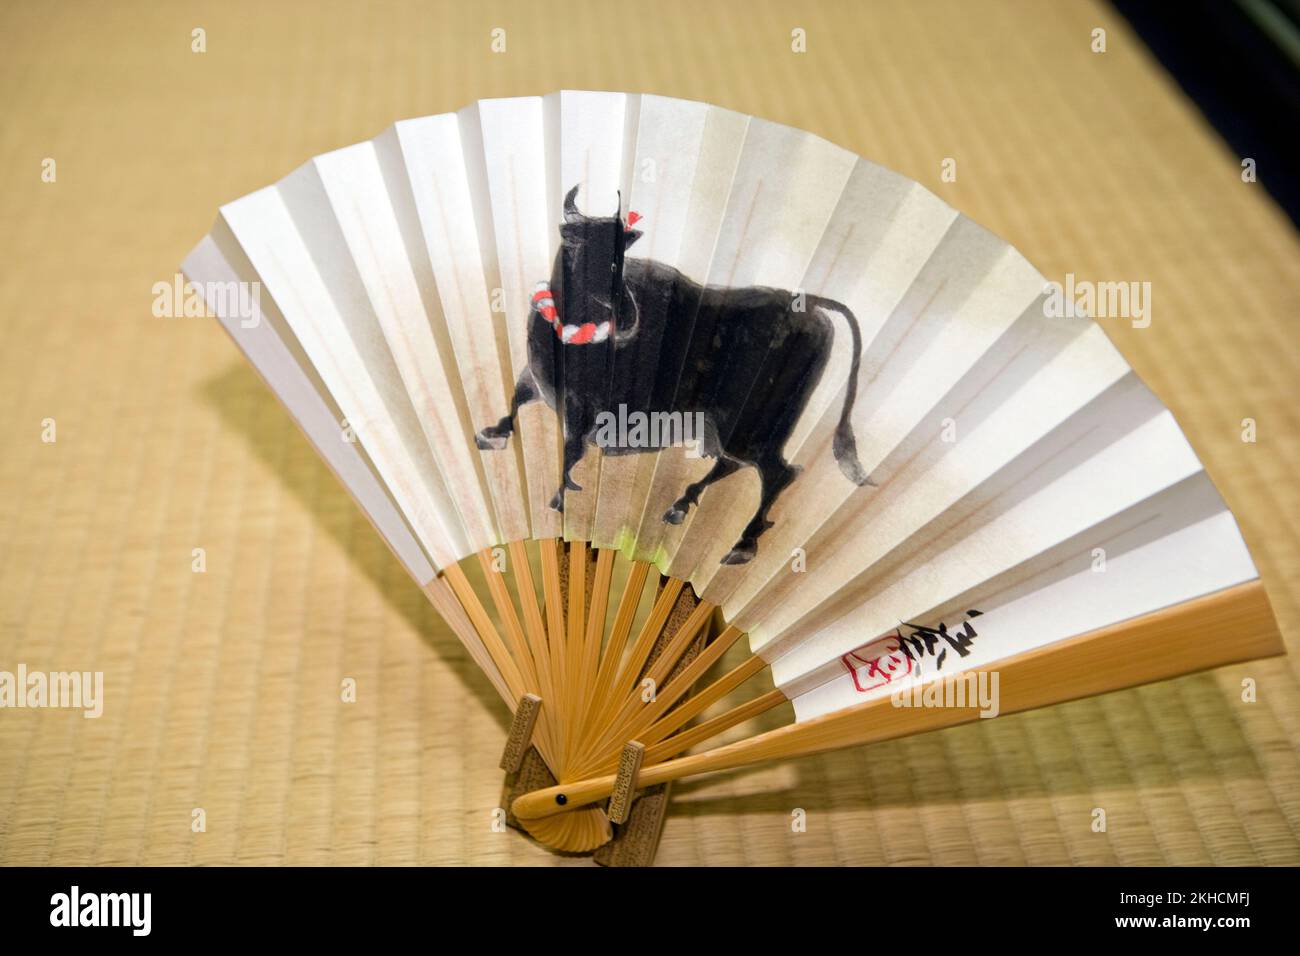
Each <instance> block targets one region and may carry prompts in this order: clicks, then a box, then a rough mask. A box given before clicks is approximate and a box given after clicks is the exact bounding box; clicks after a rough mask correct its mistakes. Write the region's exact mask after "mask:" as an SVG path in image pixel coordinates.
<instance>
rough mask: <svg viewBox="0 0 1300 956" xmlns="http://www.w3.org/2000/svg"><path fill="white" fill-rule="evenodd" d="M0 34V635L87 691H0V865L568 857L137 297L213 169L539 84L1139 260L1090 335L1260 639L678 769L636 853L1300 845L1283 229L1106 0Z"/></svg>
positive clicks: (198, 17) (397, 7) (240, 167)
mask: <svg viewBox="0 0 1300 956" xmlns="http://www.w3.org/2000/svg"><path fill="white" fill-rule="evenodd" d="M495 27H501V28H504V29H505V30H506V43H507V47H506V52H505V53H501V54H494V53H493V52H491V49H490V40H491V37H490V31H491V30H492V29H493V28H495ZM1096 27H1101V28H1104V29H1105V30H1106V31H1107V51H1106V52H1105V53H1100V54H1098V53H1093V52H1091V50H1090V44H1091V40H1092V36H1091V33H1092V30H1093V29H1094V28H1096ZM195 28H202V29H204V30H205V31H206V43H207V52H206V53H194V52H191V31H192V30H194V29H195ZM795 28H802V29H803V30H805V31H806V36H807V52H806V53H804V54H795V53H792V52H791V50H790V37H791V31H792V30H793V29H795ZM0 37H3V40H2V41H0V42H2V43H3V47H4V53H5V55H4V56H3V57H0V101H2V102H3V103H4V110H5V121H4V122H3V123H0V226H3V228H2V229H0V262H3V264H4V265H3V272H2V273H0V323H2V325H0V331H2V332H3V338H2V339H0V409H3V419H4V424H3V427H0V669H9V670H12V669H14V668H15V667H16V666H17V664H18V663H19V662H23V663H25V664H26V665H27V667H28V668H29V669H32V670H37V669H42V670H102V671H104V673H105V681H106V690H105V696H106V702H105V708H104V714H103V716H102V718H100V719H98V720H86V719H83V718H82V717H81V716H80V714H78V713H75V712H70V711H60V710H41V711H37V710H3V711H0V862H4V863H10V864H14V863H60V864H71V863H127V864H135V863H161V864H172V863H255V864H271V863H312V864H314V863H462V862H476V863H527V864H544V865H545V864H554V863H557V862H572V861H560V860H559V859H558V858H557V857H554V856H553V855H551V854H550V853H548V852H546V851H544V850H542V849H540V848H538V847H536V846H534V845H532V844H531V843H529V842H528V841H527V840H526V839H524V838H523V837H521V836H520V835H519V834H517V833H515V832H513V831H512V832H507V833H498V832H494V831H493V829H492V826H491V823H492V811H493V809H494V808H495V806H496V803H497V800H498V797H499V793H500V774H499V771H497V770H495V769H494V768H495V765H496V762H497V758H498V756H499V754H500V751H501V746H502V743H503V739H504V733H505V726H504V722H505V716H504V713H503V709H502V708H501V707H500V705H499V703H497V702H496V701H495V700H494V695H493V693H492V691H491V689H490V688H489V686H488V685H487V683H486V681H484V680H483V679H482V678H481V677H479V676H478V675H477V673H476V672H475V671H474V669H473V666H472V664H471V663H470V662H469V661H468V660H467V658H466V656H465V655H464V654H463V653H462V652H461V650H460V648H459V645H458V644H457V643H456V641H455V640H454V639H453V638H452V637H451V636H450V635H449V634H448V633H447V631H446V630H445V629H444V628H443V627H442V626H441V625H440V624H439V622H438V621H437V619H436V618H435V615H434V614H433V612H432V611H431V609H430V608H429V607H428V606H427V605H426V604H425V602H424V599H423V598H422V596H421V595H420V593H419V591H418V590H417V589H416V587H415V586H414V585H413V584H412V583H411V581H410V580H409V579H407V578H406V577H405V576H404V573H403V571H402V570H401V568H400V567H399V566H398V564H397V562H396V561H395V560H394V559H393V558H392V557H391V555H390V554H389V553H388V552H387V550H386V549H385V547H384V546H383V544H382V543H381V542H380V540H379V539H378V538H377V536H376V535H375V533H374V532H373V531H372V530H371V528H370V527H369V525H368V524H366V522H365V521H364V519H363V518H362V517H361V516H360V514H359V513H358V511H357V510H356V508H355V507H354V506H353V505H352V504H351V502H350V500H349V499H348V498H347V496H346V495H345V493H344V492H343V491H342V490H341V489H340V487H339V486H338V485H337V484H336V483H335V481H334V480H333V478H332V476H331V475H330V474H329V473H328V472H327V470H326V469H325V467H324V466H323V465H322V464H320V462H319V461H318V460H317V459H316V458H315V456H314V454H313V452H312V451H311V449H310V448H309V446H308V445H307V444H306V442H305V441H304V439H303V438H301V437H300V435H299V434H298V432H297V431H296V429H295V427H294V426H293V425H292V423H291V422H290V420H289V419H288V417H287V416H286V414H285V413H284V412H283V411H282V410H281V408H280V407H279V406H278V405H277V404H276V402H275V401H274V399H273V398H272V397H271V395H270V393H269V392H268V391H267V390H266V389H265V388H264V387H263V386H262V385H261V384H260V382H259V381H258V380H257V379H256V377H255V376H254V374H253V373H252V372H251V371H250V370H249V369H248V368H247V367H246V366H245V365H244V363H243V362H242V360H241V359H240V357H239V356H238V354H237V353H236V351H235V349H234V347H233V346H232V345H231V344H230V343H229V342H228V341H227V339H226V338H225V336H224V335H223V334H222V333H221V331H220V330H219V329H218V328H217V326H216V325H215V323H213V322H212V321H211V320H204V319H161V318H155V317H154V316H153V315H152V314H151V303H152V292H151V287H152V285H153V284H154V283H155V282H158V281H167V280H169V279H170V278H171V276H172V275H173V274H174V272H175V270H176V267H177V264H178V263H179V262H180V260H181V258H182V256H183V255H184V254H185V253H186V252H187V251H188V250H189V248H190V247H191V245H192V244H193V243H194V242H195V241H196V240H197V239H198V238H199V237H201V236H202V235H203V233H204V232H205V231H206V230H207V228H208V226H209V225H210V223H211V221H212V219H213V216H214V214H215V211H216V208H217V206H218V204H220V203H222V202H224V201H226V200H229V199H232V198H234V197H236V196H239V195H242V194H244V193H246V192H249V191H251V190H253V189H255V188H258V187H260V186H263V185H265V184H267V183H269V182H271V181H273V180H275V179H276V178H278V177H279V176H281V175H283V174H284V173H285V172H287V171H288V170H290V169H292V168H293V167H294V166H296V165H297V164H299V163H301V162H302V161H303V160H305V159H306V158H307V157H310V156H312V155H314V154H316V153H320V152H324V151H326V150H329V149H332V148H334V147H337V146H340V145H343V144H347V143H351V142H354V141H357V140H360V139H364V138H368V137H370V136H372V135H374V134H375V133H377V132H378V131H380V130H381V129H382V128H383V127H385V126H386V125H388V124H389V123H390V122H391V121H393V120H394V119H397V118H401V117H406V116H414V115H423V114H429V113H437V112H443V111H447V110H452V109H455V108H458V107H460V106H462V105H464V104H466V103H468V102H470V101H472V100H475V99H479V98H483V97H490V96H501V95H512V94H525V93H543V92H548V91H550V90H553V89H557V88H560V87H572V88H580V89H581V88H587V89H618V90H637V91H653V92H659V93H664V94H669V95H675V96H684V97H689V98H693V99H701V100H706V101H709V102H714V103H719V104H722V105H725V106H729V107H732V108H734V109H737V110H740V111H743V112H746V113H753V114H757V115H760V116H764V117H767V118H770V119H773V120H777V121H779V122H783V123H788V124H792V125H795V126H800V127H803V128H806V129H809V130H812V131H814V132H817V133H819V134H821V135H823V136H826V137H827V138H829V139H831V140H833V141H835V142H837V143H840V144H842V145H844V146H846V147H848V148H850V149H852V150H854V151H856V152H858V153H861V154H862V155H865V156H868V157H870V158H872V159H875V160H878V161H880V162H882V163H884V164H885V165H887V166H890V167H892V168H894V169H897V170H899V171H901V172H903V173H906V174H907V175H909V176H911V177H913V178H915V179H917V180H919V181H921V182H922V183H924V184H926V185H927V186H929V187H930V188H932V189H934V190H935V191H936V192H938V193H939V194H940V195H941V196H943V197H944V198H945V199H946V200H948V201H949V202H951V203H952V204H953V205H955V206H956V207H958V208H959V209H961V210H962V211H964V212H966V213H968V214H969V215H971V216H972V217H973V218H975V219H976V220H977V221H979V222H982V223H984V224H985V225H987V226H989V227H990V228H992V229H994V230H995V231H997V232H998V233H999V234H1001V235H1003V236H1004V237H1006V238H1007V239H1008V240H1010V241H1011V242H1012V243H1013V244H1014V245H1016V246H1017V247H1018V248H1020V249H1021V250H1023V251H1024V252H1025V253H1026V254H1027V255H1028V256H1029V258H1030V259H1031V260H1032V261H1034V262H1035V263H1036V264H1037V265H1038V267H1039V268H1040V269H1041V270H1042V271H1043V273H1044V274H1045V275H1047V276H1049V277H1052V278H1060V277H1062V276H1064V274H1065V273H1067V272H1073V273H1075V274H1076V275H1077V276H1080V277H1085V278H1092V279H1096V280H1106V279H1115V280H1126V281H1128V280H1136V281H1149V282H1151V284H1152V290H1153V293H1152V294H1153V321H1152V323H1151V326H1150V327H1149V328H1147V329H1140V330H1139V329H1133V328H1130V327H1129V326H1128V325H1127V324H1125V323H1122V322H1117V321H1111V322H1109V323H1107V326H1106V327H1107V330H1108V331H1109V332H1110V333H1111V334H1112V336H1113V337H1114V339H1115V340H1116V342H1117V343H1118V345H1119V346H1120V348H1121V349H1122V350H1123V351H1124V353H1125V354H1126V355H1127V356H1128V357H1129V358H1130V360H1131V361H1132V362H1133V364H1134V365H1135V366H1136V367H1137V369H1138V370H1139V371H1140V372H1141V374H1142V375H1143V376H1144V377H1145V378H1146V380H1147V381H1148V382H1149V383H1150V384H1151V385H1152V387H1153V388H1154V389H1155V391H1156V392H1157V393H1158V394H1159V395H1160V396H1161V397H1162V398H1163V399H1164V400H1165V401H1166V402H1167V403H1168V404H1169V405H1170V406H1171V407H1172V408H1173V409H1174V411H1175V412H1176V413H1177V415H1178V418H1179V420H1180V421H1181V422H1182V424H1183V426H1184V427H1185V429H1186V430H1187V432H1188V434H1189V436H1190V438H1191V440H1192V442H1193V444H1194V445H1195V446H1196V448H1197V450H1198V451H1199V452H1200V454H1201V455H1202V457H1203V458H1204V460H1205V461H1206V463H1207V466H1208V467H1209V470H1210V472H1211V474H1212V475H1213V476H1214V477H1215V478H1216V480H1217V481H1218V483H1219V486H1220V488H1221V489H1222V491H1223V494H1224V496H1225V497H1226V498H1227V499H1228V501H1229V503H1230V504H1231V505H1232V506H1233V508H1234V510H1235V511H1236V513H1237V515H1238V516H1239V519H1240V522H1241V525H1242V528H1243V530H1244V532H1245V535H1246V538H1247V540H1248V542H1249V543H1250V545H1251V547H1252V550H1253V553H1254V555H1255V558H1256V560H1257V562H1258V564H1259V566H1260V569H1261V572H1262V574H1263V577H1264V581H1265V584H1266V585H1267V587H1268V590H1269V593H1270V595H1271V597H1272V600H1273V604H1274V608H1275V610H1276V613H1277V616H1278V618H1279V621H1280V622H1281V625H1282V628H1283V631H1284V632H1285V634H1286V637H1287V640H1288V644H1289V647H1290V649H1291V654H1290V656H1289V657H1287V658H1283V659H1278V660H1272V661H1266V662H1262V663H1253V664H1249V665H1244V666H1237V667H1230V668H1226V669H1223V670H1220V671H1217V672H1214V673H1211V674H1204V675H1198V676H1193V677H1189V678H1185V679H1182V680H1177V681H1172V682H1168V683H1165V684H1161V685H1158V686H1155V687H1150V688H1146V689H1143V690H1139V691H1134V692H1126V693H1120V694H1114V695H1110V696H1107V697H1103V698H1100V699H1094V700H1087V701H1082V702H1078V703H1074V704H1069V705H1066V706H1062V707H1056V708H1052V709H1050V710H1046V711H1041V712H1037V713H1032V714H1027V715H1022V716H1017V717H1010V718H1005V719H1000V720H996V721H981V722H979V723H978V725H976V726H968V727H963V728H958V729H954V730H950V731H947V732H943V733H938V734H931V735H928V736H924V737H920V738H915V739H910V740H905V741H900V742H894V743H889V744H884V745H881V746H876V747H872V748H870V749H859V750H853V751H848V752H842V753H838V754H834V755H831V756H826V757H821V758H815V759H806V760H802V761H798V762H795V763H790V764H785V765H777V766H772V767H768V768H763V769H759V770H753V771H749V772H744V773H737V774H732V775H728V776H722V777H717V778H713V779H709V780H704V781H693V782H688V783H686V784H684V785H681V786H679V787H678V789H677V791H676V796H675V800H674V803H673V806H672V809H671V811H670V817H669V820H668V823H667V827H666V830H665V833H664V837H663V843H662V846H661V850H660V855H659V860H660V862H661V863H665V864H695V863H710V864H724V863H733V864H736V863H755V864H758V863H776V864H782V863H801V864H808V863H833V862H838V863H903V864H906V863H940V864H949V863H954V864H955V863H977V862H978V863H1006V864H1018V863H1029V864H1071V863H1074V864H1100V863H1125V864H1151V863H1173V864H1188V863H1242V864H1248V863H1298V862H1300V838H1298V834H1300V761H1298V760H1297V747H1296V745H1297V741H1300V693H1298V687H1297V675H1298V674H1300V663H1297V662H1300V639H1298V635H1300V603H1298V598H1300V531H1298V530H1297V524H1296V520H1295V519H1296V516H1297V515H1298V514H1300V487H1298V486H1297V480H1296V475H1297V473H1298V472H1300V439H1298V438H1297V433H1298V430H1300V402H1297V399H1296V387H1297V385H1296V383H1297V382H1298V381H1300V344H1298V343H1300V337H1298V332H1300V329H1298V323H1300V254H1298V253H1300V246H1298V244H1297V237H1296V234H1295V233H1294V231H1293V230H1292V229H1291V227H1290V225H1289V224H1288V222H1287V221H1286V220H1285V219H1284V217H1283V216H1282V214H1281V213H1280V212H1279V211H1278V210H1277V209H1276V208H1275V207H1274V206H1273V205H1272V204H1271V203H1270V201H1269V198H1268V196H1267V194H1266V193H1265V191H1264V189H1263V188H1262V187H1261V186H1260V185H1258V184H1253V185H1252V184H1245V183H1243V182H1242V181H1241V178H1240V159H1241V158H1240V157H1238V156H1234V155H1232V154H1231V153H1230V152H1229V151H1228V149H1227V148H1226V147H1225V146H1224V145H1223V144H1222V142H1221V141H1220V140H1219V139H1218V138H1217V137H1216V136H1215V134H1214V133H1213V131H1212V130H1211V129H1209V128H1207V127H1206V125H1205V123H1204V122H1203V120H1202V119H1201V117H1200V116H1199V114H1198V113H1197V112H1196V110H1195V108H1194V107H1193V105H1192V104H1191V103H1189V102H1188V101H1187V100H1186V99H1184V98H1183V96H1182V95H1181V93H1180V92H1179V91H1178V89H1177V87H1176V86H1175V85H1174V84H1173V83H1172V81H1171V80H1170V79H1169V78H1168V77H1167V76H1165V75H1164V74H1163V73H1162V72H1161V71H1160V69H1159V68H1158V66H1157V65H1155V64H1154V62H1153V61H1152V60H1151V58H1150V57H1149V55H1148V54H1147V52H1146V51H1145V49H1144V48H1143V47H1142V46H1141V45H1140V43H1139V42H1138V41H1137V39H1136V38H1135V37H1134V36H1133V35H1132V34H1131V33H1130V32H1129V30H1128V29H1127V28H1126V26H1125V24H1124V23H1123V21H1122V20H1120V19H1119V18H1118V17H1117V16H1116V15H1115V14H1114V13H1112V12H1111V11H1110V10H1109V8H1107V7H1104V6H1101V5H1098V4H1094V3H1085V2H1069V3H1052V4H1047V3H1041V2H1036V0H1022V2H989V3H985V2H966V0H952V2H931V0H922V2H912V3H901V2H900V3H870V4H868V3H857V2H825V3H777V2H763V3H752V2H747V3H740V2H705V0H655V2H653V3H642V2H637V3H620V2H612V0H602V2H572V3H569V2H563V3H549V2H548V3H517V4H513V3H500V2H497V3H462V4H457V5H450V4H431V3H422V2H420V3H409V4H408V3H365V4H361V3H357V4H350V3H348V4H344V3H317V2H301V3H288V2H281V3H264V2H230V0H223V2H219V3H218V2H212V3H166V4H162V3H128V2H116V3H91V2H86V3H68V2H45V3H35V2H24V3H9V4H5V5H4V6H3V8H2V9H0ZM945 157H952V158H955V159H956V160H957V163H958V178H957V181H956V182H955V183H943V182H941V181H940V178H939V172H940V163H941V161H942V160H943V159H944V158H945ZM46 158H52V159H54V160H55V161H56V163H57V167H56V169H57V180H56V182H53V183H46V182H43V181H42V177H41V173H42V161H43V160H44V159H46ZM1271 174H1272V171H1270V170H1268V169H1261V170H1260V177H1261V178H1262V179H1263V180H1265V181H1266V180H1267V179H1268V178H1269V176H1270V175H1271ZM1244 418H1253V419H1254V420H1255V421H1256V423H1257V428H1258V440H1257V442H1255V443H1253V444H1250V443H1243V441H1242V440H1241V428H1242V425H1241V423H1242V420H1243V419H1244ZM47 419H49V420H53V423H54V427H55V428H56V429H57V431H56V436H57V441H55V442H53V443H49V442H45V441H42V431H43V429H44V428H46V425H45V424H43V423H44V422H45V421H46V420H47ZM196 548H202V549H204V556H205V560H206V572H204V573H194V571H193V570H192V564H193V561H194V560H195V559H194V549H196ZM1223 637H1224V640H1225V641H1230V640H1232V635H1231V634H1225V635H1224V636H1223ZM348 677H351V678H354V679H355V680H356V682H357V687H358V699H357V701H356V703H354V704H342V703H341V702H340V699H339V689H340V683H341V681H342V680H343V679H344V678H348ZM1246 677H1251V678H1254V679H1255V681H1256V682H1257V686H1258V700H1257V701H1256V702H1254V703H1244V702H1242V700H1241V683H1242V680H1243V678H1246ZM196 808H201V809H202V810H203V811H204V812H205V815H206V832H202V833H194V832H192V828H191V820H192V814H193V811H194V810H195V809H196ZM1094 808H1103V809H1104V810H1105V811H1106V815H1107V828H1106V831H1105V832H1104V833H1098V832H1094V831H1093V829H1092V826H1091V824H1092V822H1093V819H1094V814H1093V811H1094ZM795 809H802V810H804V811H806V815H807V829H806V832H792V827H791V821H792V819H793V817H792V814H793V811H794V810H795Z"/></svg>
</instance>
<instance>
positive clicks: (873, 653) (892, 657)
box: [840, 634, 912, 694]
mask: <svg viewBox="0 0 1300 956" xmlns="http://www.w3.org/2000/svg"><path fill="white" fill-rule="evenodd" d="M840 661H841V663H843V664H844V667H845V669H846V670H848V672H849V676H850V677H852V678H853V686H854V687H856V688H857V689H858V692H859V693H863V694H865V693H866V692H867V691H869V690H875V689H876V688H877V687H884V686H886V685H887V684H892V683H894V682H896V681H900V680H902V679H903V678H905V677H908V676H909V675H911V673H912V656H911V655H910V654H907V653H905V652H904V651H903V649H902V638H901V637H899V636H898V635H897V634H891V635H889V636H888V637H882V638H878V639H877V640H874V641H872V642H871V643H870V644H864V645H863V646H862V647H859V648H858V649H857V650H856V651H849V652H848V653H847V654H845V655H844V656H843V657H841V658H840Z"/></svg>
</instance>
